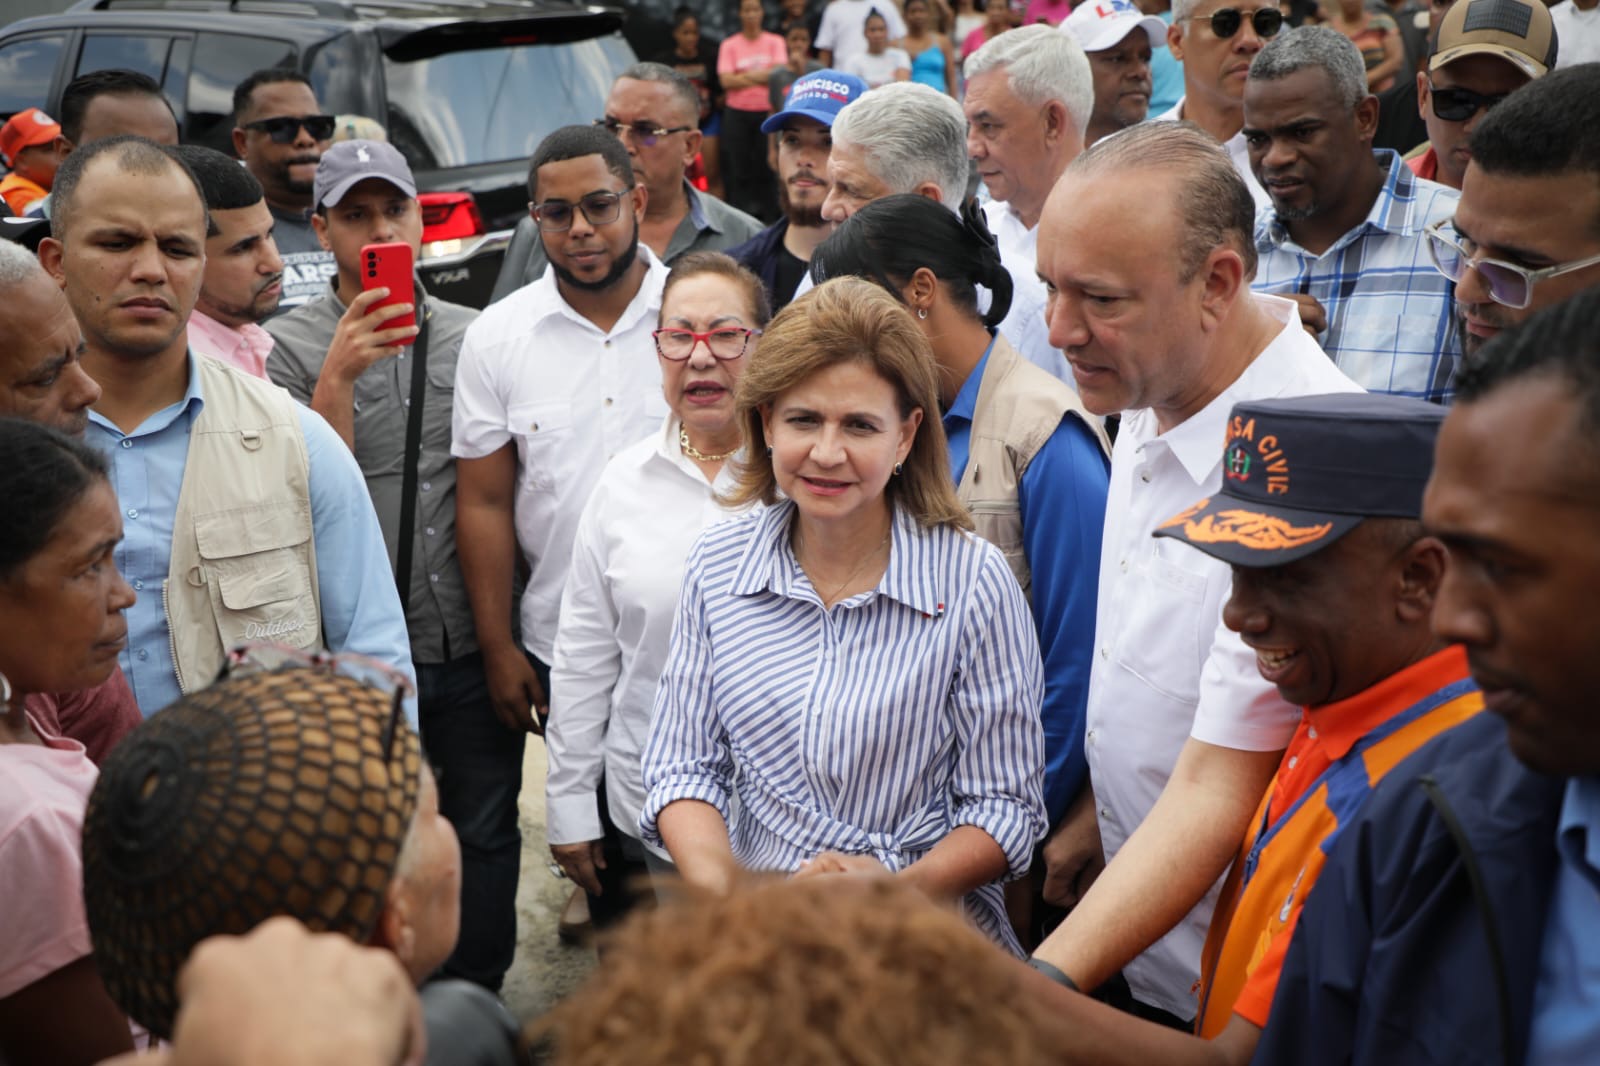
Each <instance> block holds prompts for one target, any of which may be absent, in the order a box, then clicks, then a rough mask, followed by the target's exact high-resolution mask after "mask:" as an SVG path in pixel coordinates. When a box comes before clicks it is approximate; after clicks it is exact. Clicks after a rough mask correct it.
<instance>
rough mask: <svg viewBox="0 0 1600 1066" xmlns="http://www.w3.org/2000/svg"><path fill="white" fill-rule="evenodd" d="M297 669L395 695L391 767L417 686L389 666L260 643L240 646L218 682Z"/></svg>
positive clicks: (386, 741) (388, 738)
mask: <svg viewBox="0 0 1600 1066" xmlns="http://www.w3.org/2000/svg"><path fill="white" fill-rule="evenodd" d="M296 668H303V669H308V670H321V671H322V672H324V673H328V674H340V675H342V676H344V677H350V678H354V679H355V680H357V681H360V682H361V683H362V684H364V685H367V686H369V687H371V688H375V689H378V690H379V691H381V692H388V693H391V695H392V700H393V702H392V703H391V704H390V707H389V722H388V724H387V725H385V726H384V729H383V761H384V762H385V763H386V764H387V763H388V761H389V757H390V755H391V753H392V752H393V750H394V738H395V735H396V734H397V733H398V732H399V728H400V711H401V708H402V707H404V706H405V701H406V700H407V699H410V698H412V697H414V696H416V694H417V686H416V685H415V684H414V683H413V682H412V680H411V679H410V678H409V677H407V676H406V675H405V674H403V673H401V672H400V671H399V670H396V669H395V668H394V667H392V666H390V665H389V664H388V663H386V662H383V661H381V660H378V659H374V658H372V657H370V656H367V655H357V654H356V653H355V652H340V653H338V654H333V653H331V652H325V651H302V650H301V649H299V648H291V647H289V646H288V645H287V644H277V643H274V642H273V641H270V640H260V641H251V642H250V643H248V644H240V645H239V646H238V647H236V648H234V649H233V650H232V651H230V652H228V654H227V657H226V658H225V659H223V661H222V672H221V673H220V674H219V675H218V677H217V679H218V680H219V681H220V680H221V679H222V678H224V677H244V676H248V675H250V674H259V673H272V672H273V671H276V670H291V669H296Z"/></svg>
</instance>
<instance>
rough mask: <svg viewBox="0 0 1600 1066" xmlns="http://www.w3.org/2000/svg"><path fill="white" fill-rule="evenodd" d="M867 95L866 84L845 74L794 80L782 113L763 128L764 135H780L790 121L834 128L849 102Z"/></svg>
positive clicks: (822, 73) (830, 72)
mask: <svg viewBox="0 0 1600 1066" xmlns="http://www.w3.org/2000/svg"><path fill="white" fill-rule="evenodd" d="M866 91H867V83H866V82H864V81H862V80H861V79H860V78H858V77H856V76H855V75H854V74H846V73H845V72H844V71H842V70H831V69H828V70H814V71H812V72H811V73H810V74H806V75H803V76H801V77H799V78H796V79H795V83H794V84H793V85H791V86H790V87H789V99H787V100H785V101H784V104H783V110H782V111H778V112H776V113H774V114H773V115H771V116H770V117H769V118H768V119H767V120H766V121H765V122H763V123H762V124H761V132H762V133H777V132H778V131H779V130H781V129H782V128H783V124H784V123H785V122H787V121H789V120H790V119H791V118H797V117H798V118H810V119H815V120H816V121H818V122H820V123H822V124H823V125H824V126H831V125H833V120H834V119H836V118H838V117H839V112H840V111H843V110H844V106H845V105H846V104H848V103H849V102H850V101H852V100H855V99H857V98H858V97H859V96H860V95H861V94H862V93H864V92H866Z"/></svg>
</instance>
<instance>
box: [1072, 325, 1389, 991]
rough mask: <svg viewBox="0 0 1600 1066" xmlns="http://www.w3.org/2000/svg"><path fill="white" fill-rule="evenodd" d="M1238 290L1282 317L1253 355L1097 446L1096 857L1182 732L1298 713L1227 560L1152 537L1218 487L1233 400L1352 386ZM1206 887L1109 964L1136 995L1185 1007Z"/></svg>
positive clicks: (1300, 331) (1256, 737) (1285, 732)
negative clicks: (1102, 475)
mask: <svg viewBox="0 0 1600 1066" xmlns="http://www.w3.org/2000/svg"><path fill="white" fill-rule="evenodd" d="M1252 298H1253V299H1254V300H1256V302H1257V303H1258V304H1259V305H1261V306H1262V308H1263V309H1264V310H1266V311H1267V312H1268V313H1269V314H1271V315H1272V317H1273V318H1274V319H1277V320H1278V321H1280V322H1282V323H1283V328H1282V329H1281V330H1280V331H1279V333H1278V335H1277V336H1276V337H1275V338H1273V340H1272V342H1271V343H1270V344H1268V345H1267V347H1266V348H1265V349H1264V350H1263V351H1262V353H1261V354H1260V355H1259V356H1257V357H1256V359H1255V361H1254V362H1252V363H1251V364H1250V366H1249V367H1247V368H1246V369H1245V371H1244V373H1243V374H1241V375H1239V377H1238V379H1237V380H1235V381H1234V382H1233V384H1232V385H1230V386H1228V387H1227V388H1226V389H1224V390H1223V391H1222V393H1221V395H1219V396H1217V397H1216V398H1215V399H1214V400H1212V401H1211V402H1210V403H1209V404H1207V405H1206V406H1205V407H1204V408H1203V409H1202V410H1201V411H1200V412H1199V413H1197V414H1195V415H1193V416H1191V417H1190V418H1189V419H1187V420H1186V421H1184V422H1183V423H1181V424H1179V425H1177V426H1174V427H1173V428H1172V429H1170V430H1168V431H1167V432H1166V433H1159V432H1158V431H1157V429H1156V418H1155V414H1154V412H1152V411H1150V410H1148V409H1144V410H1138V411H1130V412H1125V413H1124V414H1123V417H1122V428H1121V431H1120V432H1119V433H1118V435H1117V442H1116V445H1115V447H1114V448H1113V449H1112V452H1111V488H1110V493H1109V496H1108V498H1107V500H1106V524H1105V538H1104V541H1103V548H1102V551H1101V554H1100V595H1099V602H1098V607H1097V612H1096V620H1095V644H1096V650H1095V657H1094V665H1093V667H1092V668H1091V670H1090V675H1089V705H1088V721H1087V731H1086V734H1085V737H1084V749H1085V752H1086V754H1087V756H1088V760H1089V773H1090V780H1091V783H1092V785H1093V787H1094V798H1095V810H1096V814H1097V815H1098V819H1099V823H1100V838H1101V842H1102V843H1103V844H1104V846H1105V852H1106V861H1108V862H1109V861H1110V860H1111V859H1112V858H1113V857H1114V856H1115V855H1116V853H1117V851H1118V850H1119V849H1120V848H1121V847H1122V845H1123V844H1124V843H1125V842H1126V841H1127V839H1128V837H1129V835H1131V834H1132V833H1133V831H1134V829H1136V828H1137V827H1138V825H1139V823H1140V822H1142V821H1143V820H1144V818H1145V816H1146V815H1147V814H1149V813H1150V808H1151V807H1153V806H1155V802H1156V798H1157V797H1158V796H1160V795H1161V790H1162V789H1163V788H1164V787H1165V786H1166V783H1167V779H1168V778H1169V777H1170V776H1171V774H1172V768H1173V767H1174V766H1175V765H1176V763H1177V761H1178V753H1179V752H1180V751H1181V750H1182V748H1183V744H1184V741H1186V740H1187V739H1188V738H1189V737H1190V736H1191V735H1192V736H1194V738H1195V739H1197V740H1201V741H1204V742H1206V743H1208V744H1215V745H1219V746H1221V747H1227V748H1235V749H1237V750H1240V751H1275V750H1277V749H1279V748H1282V747H1284V746H1286V745H1287V744H1288V742H1289V738H1290V736H1291V735H1293V733H1294V729H1295V725H1296V724H1297V723H1298V722H1299V719H1300V710H1299V708H1297V707H1293V706H1290V705H1289V704H1287V703H1285V702H1284V701H1283V700H1282V699H1280V698H1279V696H1278V692H1277V689H1275V688H1274V687H1273V686H1272V685H1269V684H1268V683H1267V682H1266V681H1264V680H1263V679H1262V677H1261V675H1260V672H1259V671H1258V670H1257V669H1256V663H1255V655H1254V653H1252V652H1251V651H1250V650H1249V649H1248V648H1247V647H1245V645H1244V642H1243V641H1241V640H1240V639H1239V636H1238V634H1236V633H1234V632H1232V631H1231V630H1229V629H1228V628H1227V627H1226V626H1224V625H1222V622H1221V615H1222V604H1223V602H1224V601H1225V600H1226V599H1227V596H1228V590H1229V588H1230V586H1231V584H1232V580H1231V570H1230V568H1229V566H1228V564H1227V563H1225V562H1222V561H1221V560H1220V559H1213V558H1212V557H1211V556H1209V555H1206V554H1204V553H1202V552H1199V551H1196V550H1195V549H1194V548H1191V547H1190V546H1188V545H1187V544H1184V543H1182V542H1181V541H1176V540H1173V539H1171V538H1167V537H1159V538H1158V537H1155V536H1153V535H1152V534H1153V532H1154V530H1155V528H1156V527H1157V526H1159V525H1160V524H1161V523H1163V522H1165V521H1166V520H1167V519H1169V518H1171V517H1172V516H1173V515H1175V514H1177V513H1178V512H1180V511H1182V510H1183V509H1184V508H1186V507H1189V506H1190V505H1191V504H1194V503H1195V502H1196V501H1198V500H1200V499H1201V498H1203V497H1205V496H1208V495H1210V494H1212V493H1214V492H1216V491H1217V489H1218V488H1219V487H1220V486H1221V484H1222V442H1223V440H1224V437H1225V429H1226V425H1227V420H1228V416H1229V414H1230V413H1231V412H1232V410H1233V405H1234V404H1236V403H1239V402H1241V401H1244V400H1262V399H1273V398H1279V397H1289V396H1310V395H1315V394H1318V393H1325V392H1360V391H1361V388H1360V386H1358V385H1357V384H1356V383H1355V382H1353V381H1351V380H1350V379H1349V378H1347V377H1345V376H1344V374H1343V373H1341V372H1340V371H1339V369H1338V368H1337V367H1335V366H1334V364H1333V362H1332V361H1331V360H1330V359H1329V358H1328V357H1327V356H1326V355H1324V354H1323V352H1322V349H1321V348H1319V347H1317V343H1316V341H1314V340H1312V339H1311V337H1310V336H1309V335H1308V334H1307V333H1306V331H1305V330H1304V328H1302V326H1301V325H1300V312H1299V310H1298V308H1297V307H1296V305H1295V304H1294V303H1293V302H1292V301H1290V300H1286V299H1284V298H1282V297H1280V296H1266V295H1262V294H1255V295H1254V296H1253V297H1252ZM1216 894H1217V886H1215V885H1213V886H1212V888H1211V890H1210V892H1208V893H1207V894H1206V897H1205V899H1204V900H1202V901H1201V902H1200V904H1199V905H1198V906H1196V907H1195V909H1194V910H1193V911H1191V912H1190V913H1189V914H1188V916H1187V917H1185V918H1184V919H1183V921H1182V922H1180V923H1179V924H1178V926H1177V927H1176V928H1174V929H1173V930H1172V932H1170V933H1168V934H1167V935H1166V936H1165V937H1164V938H1162V939H1161V940H1160V941H1158V942H1157V943H1155V944H1154V945H1153V946H1151V948H1150V949H1149V950H1148V951H1146V952H1145V953H1144V954H1143V955H1141V956H1139V957H1138V958H1137V959H1135V960H1134V961H1133V962H1132V963H1130V964H1129V965H1128V966H1127V967H1126V968H1125V969H1124V970H1123V973H1124V974H1125V975H1126V977H1127V978H1128V983H1129V985H1131V986H1132V989H1133V994H1134V996H1135V997H1136V998H1138V999H1139V1000H1141V1001H1143V1002H1145V1003H1148V1004H1150V1005H1152V1006H1156V1007H1160V1008H1161V1009H1163V1010H1166V1011H1170V1012H1171V1013H1173V1014H1175V1015H1177V1016H1178V1017H1180V1018H1192V1017H1194V1015H1195V1011H1196V1003H1195V999H1194V996H1193V994H1192V993H1191V992H1190V987H1191V986H1192V985H1193V984H1194V982H1195V980H1196V979H1197V978H1198V977H1199V973H1200V949H1201V947H1202V946H1203V945H1204V943H1205V936H1206V926H1207V925H1208V924H1209V923H1210V921H1211V912H1212V910H1213V908H1214V907H1215V906H1216Z"/></svg>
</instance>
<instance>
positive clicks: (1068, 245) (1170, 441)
mask: <svg viewBox="0 0 1600 1066" xmlns="http://www.w3.org/2000/svg"><path fill="white" fill-rule="evenodd" d="M1254 222H1255V212H1254V209H1253V204H1252V202H1251V198H1250V194H1249V191H1248V190H1247V189H1246V188H1245V186H1244V182H1243V181H1242V180H1241V179H1240V177H1239V175H1238V173H1237V171H1236V170H1235V169H1234V168H1233V166H1232V165H1231V163H1230V161H1229V159H1228V158H1227V156H1226V155H1224V154H1223V153H1222V152H1221V151H1220V150H1219V149H1218V147H1217V145H1216V143H1215V142H1214V141H1213V140H1212V139H1211V138H1210V137H1208V136H1206V135H1205V134H1204V133H1201V132H1200V131H1198V130H1195V129H1193V128H1192V127H1189V126H1182V125H1178V124H1176V123H1170V122H1152V123H1144V124H1142V125H1139V126H1134V127H1132V128H1131V129H1127V130H1124V131H1123V132H1122V133H1119V134H1117V135H1116V136H1115V137H1108V138H1106V139H1105V140H1103V141H1101V142H1099V143H1098V144H1096V145H1093V146H1092V147H1090V148H1088V149H1087V150H1085V151H1084V153H1083V154H1082V155H1080V156H1079V157H1078V158H1077V160H1075V161H1074V162H1073V164H1072V166H1070V167H1068V168H1067V172H1066V173H1065V174H1064V175H1062V178H1061V181H1060V182H1058V183H1057V185H1056V188H1055V191H1054V192H1053V193H1051V195H1050V199H1049V201H1048V202H1047V203H1046V205H1045V210H1044V219H1043V221H1042V222H1041V223H1040V229H1041V234H1040V240H1039V274H1040V276H1041V277H1042V278H1043V279H1044V280H1045V282H1046V284H1047V285H1048V287H1049V291H1050V302H1049V306H1048V310H1047V312H1046V313H1047V316H1048V319H1049V322H1050V340H1051V342H1052V343H1054V344H1056V345H1058V346H1060V348H1061V350H1062V351H1063V352H1065V353H1066V356H1067V361H1068V362H1069V363H1070V364H1071V366H1072V372H1073V375H1074V376H1075V377H1076V379H1077V384H1078V392H1079V395H1080V396H1081V397H1082V398H1083V402H1084V406H1085V407H1087V408H1088V409H1089V410H1090V411H1091V412H1093V413H1095V414H1100V415H1104V414H1110V413H1112V412H1114V411H1121V412H1123V416H1122V428H1121V432H1120V433H1119V434H1118V436H1117V442H1116V446H1115V448H1114V449H1113V451H1112V455H1111V486H1110V491H1109V495H1108V497H1107V501H1106V527H1105V537H1104V539H1103V542H1102V551H1101V556H1100V589H1099V597H1098V600H1097V603H1098V607H1097V615H1096V622H1095V635H1094V640H1095V655H1094V661H1093V666H1092V668H1091V673H1090V677H1089V701H1088V712H1087V713H1088V719H1087V729H1086V733H1085V738H1084V747H1085V751H1086V754H1087V755H1088V762H1089V774H1090V785H1091V791H1092V793H1093V794H1092V796H1090V797H1088V798H1087V800H1085V801H1080V802H1079V803H1077V804H1074V807H1073V809H1072V810H1069V811H1068V814H1067V817H1066V819H1065V823H1064V827H1063V829H1058V830H1057V832H1056V834H1055V835H1054V836H1052V838H1051V840H1050V842H1049V843H1048V844H1047V845H1046V847H1045V849H1044V856H1045V861H1046V866H1047V871H1046V884H1045V898H1046V899H1052V896H1053V897H1054V898H1053V901H1054V902H1058V903H1060V904H1062V905H1065V906H1072V905H1074V904H1075V906H1074V907H1073V910H1072V912H1071V913H1070V914H1068V915H1067V918H1066V920H1065V921H1064V922H1062V924H1061V925H1060V926H1059V927H1058V928H1057V929H1056V931H1055V932H1054V933H1052V934H1051V935H1050V937H1049V938H1048V939H1047V940H1046V941H1045V942H1044V943H1043V944H1042V945H1040V946H1039V948H1038V950H1037V951H1036V952H1035V956H1034V959H1035V965H1036V966H1037V967H1038V968H1039V969H1042V970H1044V971H1045V972H1046V973H1047V974H1050V975H1051V976H1054V977H1056V978H1057V979H1058V980H1063V982H1064V983H1065V982H1069V981H1076V982H1077V983H1078V984H1079V985H1081V986H1082V988H1083V989H1084V990H1085V991H1090V990H1093V989H1095V988H1097V987H1099V986H1100V985H1102V984H1104V983H1105V982H1107V981H1108V980H1109V979H1111V978H1113V977H1114V976H1115V975H1116V974H1117V972H1118V970H1121V971H1122V974H1123V976H1124V977H1125V978H1126V980H1127V983H1128V986H1129V987H1130V989H1131V996H1128V997H1125V998H1124V1000H1123V1002H1122V1003H1121V1004H1120V1005H1122V1006H1124V1007H1125V1008H1126V1009H1128V1010H1130V1011H1132V1012H1133V1013H1136V1014H1139V1015H1140V1016H1142V1017H1147V1018H1151V1019H1153V1020H1160V1021H1165V1022H1168V1023H1170V1024H1174V1025H1177V1026H1180V1027H1181V1026H1183V1025H1185V1024H1186V1023H1187V1021H1188V1020H1189V1019H1191V1018H1193V1017H1194V1016H1195V1013H1196V1010H1197V1007H1196V1003H1195V999H1194V996H1193V994H1192V992H1191V991H1190V989H1191V986H1192V985H1193V983H1194V982H1195V981H1196V979H1197V978H1198V977H1199V972H1200V949H1201V947H1202V945H1203V944H1204V941H1205V933H1206V927H1207V925H1208V924H1209V923H1210V919H1211V911H1212V908H1213V906H1214V905H1215V902H1216V887H1217V882H1218V881H1219V879H1220V878H1221V876H1222V874H1223V872H1224V871H1225V870H1226V869H1227V867H1228V864H1229V863H1230V862H1231V861H1232V859H1233V856H1234V853H1235V852H1236V851H1237V849H1238V847H1239V842H1240V841H1241V840H1242V839H1243V837H1244V828H1245V825H1246V823H1247V822H1248V821H1249V819H1250V815H1251V813H1252V812H1253V811H1254V810H1255V808H1256V805H1257V804H1258V803H1259V802H1260V799H1261V794H1262V792H1263V791H1264V790H1265V788H1266V785H1267V782H1268V781H1269V780H1270V778H1271V777H1272V774H1273V771H1274V770H1276V769H1277V765H1278V758H1279V755H1280V753H1281V752H1282V750H1283V748H1284V747H1285V746H1286V745H1287V743H1288V741H1289V738H1290V736H1291V735H1292V734H1293V732H1294V729H1295V726H1296V724H1297V722H1298V720H1299V714H1300V712H1299V710H1298V709H1297V708H1294V707H1291V706H1289V705H1288V704H1287V703H1285V702H1284V701H1283V699H1282V698H1281V697H1280V696H1279V695H1278V693H1277V690H1276V689H1275V688H1274V687H1273V686H1272V685H1270V684H1268V683H1267V681H1265V680H1264V679H1263V678H1262V677H1261V675H1260V674H1259V672H1258V671H1257V669H1256V661H1255V657H1254V656H1253V655H1252V654H1251V653H1250V651H1249V650H1248V649H1247V648H1246V647H1245V645H1244V643H1243V642H1242V641H1241V640H1240V639H1239V636H1238V634H1236V633H1233V632H1231V631H1230V630H1228V629H1227V628H1225V627H1224V626H1223V625H1222V623H1221V608H1222V602H1223V600H1224V599H1226V598H1227V595H1228V591H1229V588H1230V587H1231V581H1232V574H1231V572H1230V570H1229V568H1228V566H1227V565H1226V564H1225V563H1222V562H1221V561H1220V560H1217V559H1213V558H1211V557H1210V556H1208V555H1204V554H1202V553H1200V552H1198V551H1195V550H1194V549H1193V548H1190V547H1189V546H1187V545H1183V544H1177V543H1174V542H1173V541H1172V540H1170V539H1167V538H1162V539H1159V540H1158V539H1156V538H1155V537H1154V536H1152V534H1153V533H1154V531H1155V529H1156V527H1157V526H1159V525H1160V524H1162V523H1163V522H1166V521H1167V520H1168V519H1169V518H1171V517H1172V516H1173V515H1174V514H1176V513H1178V512H1179V511H1182V510H1183V509H1184V508H1186V507H1189V506H1191V505H1193V504H1194V502H1195V500H1197V499H1200V498H1202V497H1209V495H1210V494H1212V493H1214V492H1216V491H1217V489H1218V487H1219V486H1220V485H1221V484H1222V481H1223V476H1224V471H1223V469H1222V462H1221V459H1220V457H1219V455H1218V450H1217V441H1218V440H1220V439H1222V438H1223V436H1224V427H1225V426H1226V424H1227V420H1228V415H1229V413H1230V412H1231V410H1232V409H1233V405H1234V404H1236V403H1238V402H1240V401H1242V400H1252V399H1270V398H1280V397H1289V396H1303V395H1312V394H1318V393H1328V392H1356V391H1360V390H1359V388H1358V387H1357V386H1356V385H1355V383H1354V382H1352V381H1350V380H1349V379H1348V378H1346V377H1345V376H1344V375H1343V374H1341V373H1340V372H1339V370H1338V369H1337V368H1336V367H1335V366H1334V365H1333V363H1332V362H1331V361H1330V360H1329V359H1328V357H1327V356H1326V355H1324V354H1323V353H1322V350H1321V349H1320V348H1318V347H1317V345H1316V342H1315V341H1313V340H1312V339H1311V338H1310V337H1309V336H1307V335H1306V332H1305V330H1304V329H1303V328H1302V327H1301V325H1300V316H1299V313H1298V311H1297V309H1296V306H1295V304H1294V303H1292V302H1291V301H1289V300H1285V299H1283V298H1282V297H1277V296H1267V295H1263V294H1256V293H1252V292H1251V291H1250V277H1251V275H1252V274H1253V273H1254V271H1255V259H1256V251H1255V243H1254V239H1253V230H1254ZM1264 446H1265V445H1264V442H1263V447H1264ZM1265 458H1266V461H1267V462H1268V463H1269V464H1277V463H1280V462H1281V463H1282V464H1283V470H1282V471H1281V475H1282V476H1285V477H1288V476H1292V462H1293V458H1292V456H1291V457H1287V458H1285V457H1284V456H1283V455H1281V454H1272V453H1271V452H1270V451H1269V452H1268V453H1267V454H1266V456H1265ZM1268 471H1269V474H1270V475H1272V476H1277V475H1278V474H1279V473H1280V471H1278V470H1277V467H1276V466H1275V465H1269V466H1268ZM1071 827H1076V830H1077V832H1076V833H1073V832H1069V831H1064V830H1066V829H1068V828H1071ZM1102 845H1103V848H1104V853H1103V854H1104V860H1103V861H1105V862H1106V864H1107V865H1106V867H1105V870H1104V872H1103V873H1099V877H1098V879H1096V877H1095V874H1096V873H1097V872H1098V867H1099V863H1100V862H1101V861H1102V859H1101V848H1102ZM1091 881H1092V882H1093V887H1092V888H1091V887H1089V883H1090V882H1091Z"/></svg>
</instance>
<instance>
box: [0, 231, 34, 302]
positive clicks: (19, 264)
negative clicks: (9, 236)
mask: <svg viewBox="0 0 1600 1066" xmlns="http://www.w3.org/2000/svg"><path fill="white" fill-rule="evenodd" d="M43 273H44V267H42V266H40V265H39V260H38V258H37V257H36V256H35V255H34V254H33V253H32V252H30V251H28V250H27V249H26V248H24V247H23V246H22V245H20V244H16V243H14V242H12V241H8V240H3V239H0V291H4V290H6V289H10V288H12V287H13V286H16V285H21V284H22V283H23V282H25V281H27V280H28V279H29V278H31V277H33V276H34V275H35V274H43Z"/></svg>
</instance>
